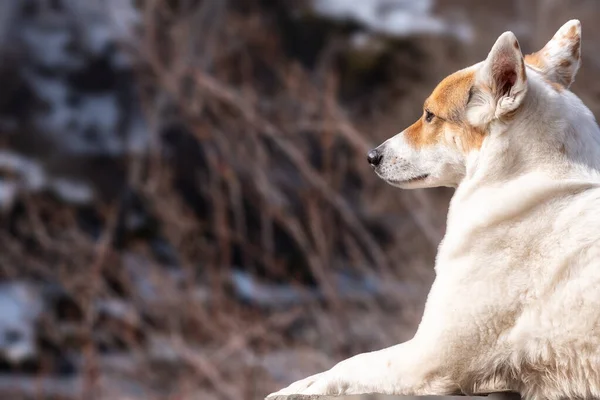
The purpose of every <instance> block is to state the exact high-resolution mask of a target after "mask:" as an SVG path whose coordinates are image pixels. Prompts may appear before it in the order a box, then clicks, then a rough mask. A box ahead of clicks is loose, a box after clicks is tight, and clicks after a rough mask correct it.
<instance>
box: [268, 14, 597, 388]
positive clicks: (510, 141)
mask: <svg viewBox="0 0 600 400" xmlns="http://www.w3.org/2000/svg"><path fill="white" fill-rule="evenodd" d="M580 50H581V25H580V22H579V21H577V20H572V21H569V22H567V23H566V24H565V25H564V26H563V27H562V28H561V29H560V30H559V31H558V32H557V33H556V35H554V37H553V38H552V39H551V40H550V42H548V44H546V46H545V47H544V48H543V49H542V50H540V51H539V52H537V53H534V54H531V55H528V56H525V57H523V55H522V53H521V49H520V46H519V43H518V41H517V39H516V37H515V35H514V34H513V33H512V32H506V33H504V34H502V35H501V36H500V37H499V38H498V40H497V41H496V43H495V44H494V46H493V47H492V50H491V51H490V53H489V55H488V57H487V59H486V60H485V61H483V62H481V63H479V64H476V65H474V66H471V67H469V68H466V69H463V70H461V71H458V72H456V73H454V74H452V75H450V76H449V77H447V78H446V79H444V80H443V81H442V82H441V83H440V84H439V85H438V86H437V87H436V88H435V90H434V91H433V93H432V94H431V96H430V97H429V98H428V99H427V100H426V101H425V105H424V108H423V116H422V117H421V118H420V119H419V120H418V121H417V122H415V123H414V124H413V125H412V126H410V127H409V128H407V129H406V130H404V131H403V132H401V133H399V134H397V135H396V136H394V137H392V138H391V139H389V140H387V141H386V142H384V143H383V144H382V145H380V146H379V147H377V148H376V149H374V150H372V151H371V152H370V153H369V155H368V158H369V162H370V163H371V165H372V166H373V168H374V169H375V172H376V173H377V175H379V177H381V178H382V179H384V180H385V181H387V182H388V183H390V184H392V185H394V186H397V187H400V188H404V189H411V188H426V187H433V186H452V187H456V192H455V194H454V197H453V198H452V201H451V203H450V209H449V214H448V224H447V231H446V235H445V237H444V240H443V241H442V243H441V245H440V247H439V251H438V255H437V261H436V266H435V270H436V279H435V282H434V283H433V286H432V288H431V292H430V293H429V296H428V298H427V303H426V306H425V312H424V315H423V319H422V321H421V323H420V325H419V328H418V330H417V333H416V334H415V336H414V338H413V339H411V340H409V341H408V342H405V343H402V344H399V345H396V346H393V347H390V348H387V349H384V350H379V351H375V352H371V353H365V354H360V355H357V356H355V357H352V358H350V359H348V360H345V361H342V362H340V363H339V364H337V365H336V366H335V367H333V368H332V369H331V370H329V371H326V372H323V373H320V374H317V375H314V376H311V377H309V378H306V379H304V380H301V381H298V382H296V383H294V384H292V385H291V386H289V387H288V388H286V389H283V390H281V391H280V392H277V393H274V394H272V395H270V396H269V398H271V396H274V397H277V396H279V395H288V394H309V395H310V394H327V395H342V394H359V393H382V394H403V395H448V394H456V393H464V394H476V393H489V392H496V391H512V392H517V393H520V394H521V396H523V398H525V399H542V398H543V399H565V398H577V399H583V398H600V241H599V239H600V130H599V129H598V126H597V124H596V121H595V119H594V116H593V115H592V113H591V112H590V110H589V109H588V108H587V107H586V106H585V105H584V104H583V103H582V102H581V100H580V99H579V98H578V97H577V96H575V95H574V94H573V93H572V92H570V91H569V89H568V88H569V86H570V84H571V83H572V82H573V80H574V77H575V74H576V72H577V70H578V68H579V63H580Z"/></svg>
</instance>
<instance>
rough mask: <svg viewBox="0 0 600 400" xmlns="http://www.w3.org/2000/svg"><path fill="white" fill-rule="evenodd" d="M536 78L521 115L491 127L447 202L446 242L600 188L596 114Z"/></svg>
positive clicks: (524, 219) (469, 158)
mask: <svg viewBox="0 0 600 400" xmlns="http://www.w3.org/2000/svg"><path fill="white" fill-rule="evenodd" d="M531 76H532V77H531V79H530V88H529V93H528V94H527V98H526V100H525V104H524V106H523V109H522V110H521V112H520V114H519V115H518V116H517V117H516V118H515V120H513V121H511V122H510V123H508V124H502V123H500V122H498V123H496V125H494V126H491V127H490V129H489V132H488V135H489V136H488V137H487V138H486V139H485V140H484V142H483V145H482V147H481V149H480V150H479V151H477V152H474V153H472V154H470V155H469V157H468V160H467V165H466V170H467V173H466V176H465V178H464V179H463V180H462V182H461V183H460V184H459V185H458V187H457V189H456V192H455V194H454V196H453V198H452V201H451V203H450V209H449V213H448V221H447V234H446V237H447V238H446V239H445V240H447V239H448V235H449V234H450V235H452V236H454V237H459V238H460V237H464V238H467V237H470V235H468V234H466V232H465V231H472V230H477V229H479V228H480V227H482V226H485V227H489V226H492V225H496V224H503V223H504V221H507V220H509V219H512V220H515V221H523V223H527V222H526V221H527V218H528V216H529V215H531V211H532V210H533V209H535V208H536V207H537V206H538V205H540V204H544V203H546V202H548V201H552V200H555V199H558V198H560V197H561V196H562V197H564V196H569V195H571V194H573V193H576V192H579V191H582V190H586V189H588V188H595V187H598V186H600V130H599V128H598V125H597V123H596V121H595V119H594V116H593V115H592V113H591V112H590V110H589V109H588V108H587V107H585V105H584V104H583V103H582V102H581V100H580V99H579V98H578V97H577V96H575V95H574V94H573V93H571V92H569V91H568V90H566V89H565V90H564V91H562V92H557V91H554V90H555V89H552V88H549V87H548V86H547V85H544V84H543V82H540V79H541V78H540V77H539V76H536V75H535V74H531ZM551 90H552V91H554V92H549V91H551ZM515 223H518V222H515ZM458 232H461V234H457V233H458Z"/></svg>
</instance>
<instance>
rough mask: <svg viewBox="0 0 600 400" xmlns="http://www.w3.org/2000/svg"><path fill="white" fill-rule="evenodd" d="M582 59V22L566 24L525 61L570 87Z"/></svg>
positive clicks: (575, 21) (573, 20) (546, 75)
mask: <svg viewBox="0 0 600 400" xmlns="http://www.w3.org/2000/svg"><path fill="white" fill-rule="evenodd" d="M580 60H581V23H580V22H579V20H576V19H572V20H570V21H568V22H567V23H566V24H564V25H563V26H562V27H561V28H560V29H559V30H558V31H557V32H556V34H555V35H554V37H553V38H552V39H550V41H549V42H548V43H547V44H546V45H545V46H544V48H543V49H541V50H540V51H538V52H536V53H533V54H529V55H527V56H525V62H526V63H527V64H528V65H529V66H531V67H533V68H535V69H537V70H538V71H540V72H541V73H542V74H544V76H545V77H546V78H547V79H549V80H551V81H552V82H555V83H558V84H560V85H563V86H564V87H566V88H568V87H569V86H570V85H571V84H572V83H573V81H574V80H575V74H577V70H578V69H579V64H580Z"/></svg>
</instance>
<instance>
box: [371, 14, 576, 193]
mask: <svg viewBox="0 0 600 400" xmlns="http://www.w3.org/2000/svg"><path fill="white" fill-rule="evenodd" d="M580 50H581V25H580V23H579V21H577V20H572V21H569V22H567V23H566V24H565V25H564V26H563V27H561V28H560V29H559V30H558V32H557V33H556V34H555V35H554V37H553V38H552V39H551V40H550V41H549V42H548V43H547V44H546V46H545V47H544V48H543V49H542V50H540V51H539V52H537V53H534V54H530V55H528V56H525V57H524V56H523V54H522V53H521V48H520V46H519V42H518V41H517V38H516V37H515V35H514V34H513V33H512V32H505V33H503V34H502V35H501V36H500V37H499V38H498V40H497V41H496V43H495V44H494V46H493V47H492V49H491V51H490V53H489V55H488V57H487V58H486V60H485V61H483V62H480V63H478V64H476V65H473V66H471V67H469V68H466V69H463V70H460V71H458V72H456V73H454V74H452V75H450V76H448V77H447V78H445V79H444V80H443V81H442V82H441V83H440V84H439V85H438V86H437V87H436V88H435V89H434V91H433V92H432V93H431V95H430V96H429V97H428V98H427V100H425V103H424V104H423V114H422V116H421V117H420V118H419V119H418V120H417V121H416V122H415V123H414V124H413V125H411V126H410V127H408V128H407V129H405V130H404V131H402V132H400V133H399V134H397V135H395V136H394V137H392V138H390V139H388V140H387V141H385V142H384V143H383V144H381V145H380V146H378V147H377V148H375V149H373V150H371V151H370V152H369V154H368V160H369V163H370V164H371V165H372V166H373V168H374V169H375V171H376V173H377V174H378V175H379V176H380V177H381V178H382V179H384V180H385V181H387V182H388V183H390V184H392V185H394V186H398V187H402V188H422V187H434V186H457V185H458V184H459V183H460V182H461V181H462V180H463V178H464V177H465V174H466V171H467V163H468V160H469V159H470V158H472V157H476V154H477V153H478V152H479V151H480V149H481V146H482V144H483V143H484V141H485V140H488V138H489V137H490V132H491V131H492V130H493V131H494V132H497V131H498V130H501V131H503V132H505V133H506V134H510V131H511V129H510V128H511V126H513V124H516V123H519V121H520V120H522V119H523V118H527V115H525V113H523V112H522V110H523V109H524V108H525V105H526V103H527V102H531V99H528V97H531V96H528V89H530V84H531V83H530V82H528V73H529V74H530V75H534V74H535V75H536V79H537V78H541V79H537V81H540V82H542V83H541V84H542V85H547V86H548V87H549V90H554V91H555V92H558V91H567V89H568V87H569V86H570V84H571V83H572V82H573V80H574V77H575V74H576V73H577V70H578V68H579V62H580Z"/></svg>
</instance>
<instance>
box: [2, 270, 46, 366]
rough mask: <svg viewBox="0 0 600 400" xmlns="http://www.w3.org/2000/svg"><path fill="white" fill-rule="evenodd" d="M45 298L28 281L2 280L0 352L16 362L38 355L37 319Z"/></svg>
mask: <svg viewBox="0 0 600 400" xmlns="http://www.w3.org/2000/svg"><path fill="white" fill-rule="evenodd" d="M41 312H42V298H41V295H40V293H39V292H38V291H37V290H35V288H34V287H32V286H30V285H28V284H26V283H24V282H5V283H2V284H0V352H1V353H2V354H3V355H4V356H5V357H6V358H8V359H9V360H10V361H13V362H17V363H18V362H20V361H23V360H25V359H26V358H29V357H33V356H35V353H36V342H35V340H36V338H35V323H36V321H37V319H38V317H39V315H40V313H41Z"/></svg>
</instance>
